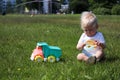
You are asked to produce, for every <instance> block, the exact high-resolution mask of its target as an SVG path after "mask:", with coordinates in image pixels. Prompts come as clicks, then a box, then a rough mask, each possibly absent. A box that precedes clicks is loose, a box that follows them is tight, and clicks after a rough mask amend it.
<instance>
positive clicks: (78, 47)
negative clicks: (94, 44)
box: [76, 43, 86, 50]
mask: <svg viewBox="0 0 120 80" xmlns="http://www.w3.org/2000/svg"><path fill="white" fill-rule="evenodd" d="M85 45H86V44H85V43H78V44H77V46H76V48H77V49H78V50H82V49H83V48H84V46H85Z"/></svg>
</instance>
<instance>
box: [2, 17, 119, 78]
mask: <svg viewBox="0 0 120 80" xmlns="http://www.w3.org/2000/svg"><path fill="white" fill-rule="evenodd" d="M79 17H80V15H36V16H33V17H30V16H29V15H6V16H0V80H120V16H97V17H98V21H99V31H101V32H103V34H104V36H105V39H106V45H107V48H106V49H105V53H106V60H105V61H103V62H99V63H97V64H95V65H87V64H85V63H84V62H78V61H77V59H76V56H77V54H78V53H79V51H78V50H77V49H76V44H77V41H78V39H79V37H80V35H81V33H82V30H81V29H80V25H79ZM39 41H44V42H47V43H48V44H49V45H53V46H54V45H55V46H59V47H60V48H61V49H62V57H61V61H60V62H57V63H45V62H40V63H38V62H33V61H31V60H30V56H31V53H32V50H33V49H34V48H35V46H36V43H37V42H39Z"/></svg>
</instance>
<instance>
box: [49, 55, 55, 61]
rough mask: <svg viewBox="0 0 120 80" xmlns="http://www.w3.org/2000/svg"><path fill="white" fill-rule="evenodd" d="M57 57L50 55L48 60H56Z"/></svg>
mask: <svg viewBox="0 0 120 80" xmlns="http://www.w3.org/2000/svg"><path fill="white" fill-rule="evenodd" d="M55 60H56V59H55V57H54V56H49V57H48V62H55Z"/></svg>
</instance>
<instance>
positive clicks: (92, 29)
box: [84, 26, 97, 37]
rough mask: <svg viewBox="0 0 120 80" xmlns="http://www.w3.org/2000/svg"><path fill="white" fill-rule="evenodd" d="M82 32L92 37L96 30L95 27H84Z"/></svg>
mask: <svg viewBox="0 0 120 80" xmlns="http://www.w3.org/2000/svg"><path fill="white" fill-rule="evenodd" d="M84 32H85V33H86V35H87V36H89V37H92V36H94V35H95V34H96V32H97V27H90V26H89V27H85V28H84Z"/></svg>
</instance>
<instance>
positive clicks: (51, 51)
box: [30, 42, 62, 62]
mask: <svg viewBox="0 0 120 80" xmlns="http://www.w3.org/2000/svg"><path fill="white" fill-rule="evenodd" d="M61 55H62V52H61V49H60V48H59V47H57V46H49V45H48V44H47V43H46V42H38V43H37V46H36V49H34V50H33V53H32V55H31V58H30V59H31V60H35V61H48V62H55V61H59V60H60V57H61Z"/></svg>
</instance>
